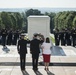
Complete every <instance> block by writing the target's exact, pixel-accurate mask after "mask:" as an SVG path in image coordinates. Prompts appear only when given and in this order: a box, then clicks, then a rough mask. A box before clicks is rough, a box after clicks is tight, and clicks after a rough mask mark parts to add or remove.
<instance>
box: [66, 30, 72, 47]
mask: <svg viewBox="0 0 76 75" xmlns="http://www.w3.org/2000/svg"><path fill="white" fill-rule="evenodd" d="M70 37H71V33H70V30H69V29H66V30H65V44H66V45H67V46H70V45H71V39H70Z"/></svg>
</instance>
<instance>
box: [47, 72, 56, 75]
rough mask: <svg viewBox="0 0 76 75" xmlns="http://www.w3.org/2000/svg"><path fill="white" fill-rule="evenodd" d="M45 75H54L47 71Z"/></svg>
mask: <svg viewBox="0 0 76 75" xmlns="http://www.w3.org/2000/svg"><path fill="white" fill-rule="evenodd" d="M47 75H55V74H53V73H52V72H50V71H47Z"/></svg>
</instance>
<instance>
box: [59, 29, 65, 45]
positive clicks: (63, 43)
mask: <svg viewBox="0 0 76 75" xmlns="http://www.w3.org/2000/svg"><path fill="white" fill-rule="evenodd" d="M60 40H61V45H62V46H65V32H64V29H62V31H61V32H60Z"/></svg>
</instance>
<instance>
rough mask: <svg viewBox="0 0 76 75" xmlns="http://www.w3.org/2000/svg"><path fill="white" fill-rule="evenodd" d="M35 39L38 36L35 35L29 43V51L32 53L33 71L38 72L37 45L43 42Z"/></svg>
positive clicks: (38, 50) (38, 49)
mask: <svg viewBox="0 0 76 75" xmlns="http://www.w3.org/2000/svg"><path fill="white" fill-rule="evenodd" d="M37 37H38V35H37V34H35V35H34V37H33V40H31V42H30V51H31V53H32V65H33V70H34V71H36V70H38V58H39V53H40V48H39V45H40V44H41V43H42V42H43V40H38V39H37Z"/></svg>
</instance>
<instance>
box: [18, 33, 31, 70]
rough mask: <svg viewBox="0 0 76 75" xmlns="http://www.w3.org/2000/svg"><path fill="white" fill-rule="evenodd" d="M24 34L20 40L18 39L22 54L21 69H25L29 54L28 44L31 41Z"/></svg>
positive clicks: (19, 51)
mask: <svg viewBox="0 0 76 75" xmlns="http://www.w3.org/2000/svg"><path fill="white" fill-rule="evenodd" d="M24 36H25V35H24V34H21V37H20V40H18V45H17V50H18V53H19V55H20V67H21V70H22V71H23V70H25V62H26V54H27V44H28V43H30V41H29V40H27V39H26V40H25V39H24Z"/></svg>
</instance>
